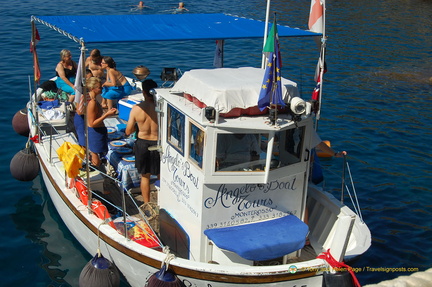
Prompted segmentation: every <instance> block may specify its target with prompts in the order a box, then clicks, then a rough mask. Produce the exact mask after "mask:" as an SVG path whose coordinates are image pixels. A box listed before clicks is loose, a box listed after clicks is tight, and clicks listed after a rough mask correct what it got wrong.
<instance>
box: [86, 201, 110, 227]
mask: <svg viewBox="0 0 432 287" xmlns="http://www.w3.org/2000/svg"><path fill="white" fill-rule="evenodd" d="M92 210H93V212H94V213H95V214H96V216H97V217H99V218H100V219H102V220H104V221H105V222H107V223H108V224H109V225H110V226H111V227H112V228H114V229H115V225H114V222H113V221H112V218H111V215H110V214H109V212H108V209H107V208H106V206H105V205H104V204H103V203H102V202H101V201H100V200H97V199H95V200H93V201H92Z"/></svg>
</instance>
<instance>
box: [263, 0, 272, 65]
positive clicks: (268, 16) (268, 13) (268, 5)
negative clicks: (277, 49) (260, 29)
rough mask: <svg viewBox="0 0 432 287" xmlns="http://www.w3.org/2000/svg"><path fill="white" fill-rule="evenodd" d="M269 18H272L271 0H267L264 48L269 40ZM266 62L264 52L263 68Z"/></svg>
mask: <svg viewBox="0 0 432 287" xmlns="http://www.w3.org/2000/svg"><path fill="white" fill-rule="evenodd" d="M269 18H270V0H267V8H266V20H265V26H264V40H263V48H264V47H265V44H266V41H267V33H268V24H269ZM265 64H266V56H265V55H264V53H263V55H262V62H261V69H264V67H265Z"/></svg>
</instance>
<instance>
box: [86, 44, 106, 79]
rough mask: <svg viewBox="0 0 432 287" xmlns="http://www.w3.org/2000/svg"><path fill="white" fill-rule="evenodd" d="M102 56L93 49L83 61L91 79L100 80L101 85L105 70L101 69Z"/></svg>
mask: <svg viewBox="0 0 432 287" xmlns="http://www.w3.org/2000/svg"><path fill="white" fill-rule="evenodd" d="M101 63H102V56H101V54H100V51H99V50H98V49H93V50H92V51H91V52H90V56H88V57H87V59H86V61H85V66H86V68H88V69H89V70H90V71H91V72H92V74H93V77H97V78H99V79H101V80H102V83H103V82H104V81H105V78H106V76H105V70H104V69H103V68H102V64H101Z"/></svg>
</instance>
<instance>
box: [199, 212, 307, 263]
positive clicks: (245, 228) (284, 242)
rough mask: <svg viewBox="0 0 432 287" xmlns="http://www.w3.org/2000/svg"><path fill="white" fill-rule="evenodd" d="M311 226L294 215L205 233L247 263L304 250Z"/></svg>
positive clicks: (210, 230) (218, 244) (219, 245)
mask: <svg viewBox="0 0 432 287" xmlns="http://www.w3.org/2000/svg"><path fill="white" fill-rule="evenodd" d="M308 232H309V228H308V226H307V225H306V224H305V223H304V222H303V221H301V220H300V219H298V218H297V217H296V216H295V215H287V216H285V217H281V218H277V219H272V220H268V221H263V222H256V223H250V224H244V225H237V226H230V227H223V228H213V229H207V230H205V231H204V234H205V235H207V237H208V238H209V239H210V240H212V241H213V243H214V244H216V246H217V247H219V248H221V249H225V250H228V251H232V252H235V253H237V254H238V255H240V256H241V257H243V258H245V259H248V260H255V261H261V260H270V259H274V258H278V257H281V256H284V255H286V254H289V253H291V252H294V251H296V250H299V249H301V248H303V246H304V245H305V241H306V236H307V234H308Z"/></svg>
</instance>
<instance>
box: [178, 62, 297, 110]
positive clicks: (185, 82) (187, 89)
mask: <svg viewBox="0 0 432 287" xmlns="http://www.w3.org/2000/svg"><path fill="white" fill-rule="evenodd" d="M264 72H265V70H263V69H259V68H252V67H242V68H220V69H196V70H190V71H188V72H185V73H184V74H183V76H182V77H181V78H180V79H179V80H178V82H177V83H176V84H175V85H174V87H173V88H172V89H171V92H172V93H186V94H190V95H191V96H193V97H195V98H196V99H198V100H199V101H201V102H203V103H205V104H206V105H207V106H211V107H214V108H215V109H216V110H218V111H219V112H220V113H227V112H229V111H230V110H231V109H234V108H242V109H247V108H250V107H254V106H256V105H257V103H258V96H259V93H260V89H261V85H262V81H263V77H264ZM282 95H283V100H284V102H288V101H289V98H290V97H298V96H299V92H298V89H297V83H295V82H293V81H290V80H287V79H284V78H282Z"/></svg>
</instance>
